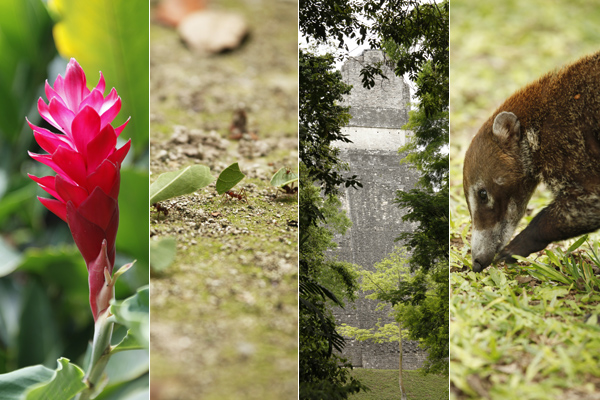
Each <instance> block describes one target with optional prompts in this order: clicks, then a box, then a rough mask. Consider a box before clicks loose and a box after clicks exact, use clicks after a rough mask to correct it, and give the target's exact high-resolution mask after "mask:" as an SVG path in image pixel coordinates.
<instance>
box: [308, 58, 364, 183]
mask: <svg viewBox="0 0 600 400" xmlns="http://www.w3.org/2000/svg"><path fill="white" fill-rule="evenodd" d="M299 57H300V61H299V63H300V78H299V79H300V104H299V121H300V139H299V140H300V142H299V143H300V160H301V161H302V163H304V165H305V166H306V173H308V176H309V177H310V178H311V179H312V180H313V181H317V182H320V183H321V184H322V185H323V189H324V193H325V194H329V193H335V192H336V187H337V186H339V185H341V184H344V185H345V186H346V187H349V186H354V187H356V186H358V187H361V185H360V183H359V182H358V181H357V179H356V176H352V177H350V178H344V177H343V176H342V174H341V171H342V170H344V169H347V167H346V164H345V163H343V162H342V161H341V160H340V159H339V158H338V150H337V149H336V148H334V147H332V146H331V143H332V142H334V141H341V142H346V143H347V142H349V139H348V138H347V137H346V136H345V135H343V134H342V133H341V129H342V127H343V126H345V125H346V124H347V123H348V121H349V119H350V114H349V113H348V107H344V106H341V105H340V103H341V102H342V100H343V95H346V94H348V93H350V88H351V87H350V86H349V85H346V84H345V83H344V82H343V81H342V75H341V73H340V72H339V71H335V70H334V59H333V56H331V55H323V56H319V55H314V54H311V53H309V52H307V51H304V50H300V54H299Z"/></svg>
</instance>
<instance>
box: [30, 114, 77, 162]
mask: <svg viewBox="0 0 600 400" xmlns="http://www.w3.org/2000/svg"><path fill="white" fill-rule="evenodd" d="M27 122H28V123H29V121H27ZM29 127H30V128H31V129H33V136H34V137H35V141H36V142H37V144H39V145H40V147H41V148H42V149H43V150H45V151H47V152H48V153H50V154H52V153H54V152H55V151H56V149H57V148H58V146H64V147H67V148H71V149H72V148H73V145H72V144H71V141H70V140H69V138H67V137H66V136H65V135H63V134H56V133H53V132H50V131H49V130H47V129H44V128H40V127H39V126H35V125H33V124H31V123H29Z"/></svg>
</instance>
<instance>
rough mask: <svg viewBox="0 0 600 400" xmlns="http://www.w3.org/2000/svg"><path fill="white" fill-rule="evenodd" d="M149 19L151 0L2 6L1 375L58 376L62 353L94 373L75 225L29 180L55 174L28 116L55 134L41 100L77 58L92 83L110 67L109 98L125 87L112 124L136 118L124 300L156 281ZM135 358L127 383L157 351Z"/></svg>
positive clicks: (125, 190)
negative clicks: (37, 371) (38, 157)
mask: <svg viewBox="0 0 600 400" xmlns="http://www.w3.org/2000/svg"><path fill="white" fill-rule="evenodd" d="M148 23H149V5H148V2H147V1H143V0H129V1H119V0H92V1H85V2H82V1H76V0H54V1H52V0H51V1H49V2H48V4H46V2H43V1H42V0H3V1H2V3H0V54H2V56H1V57H0V373H4V372H7V371H11V370H15V369H18V368H22V367H25V366H28V365H34V364H44V365H45V366H47V367H49V368H52V369H54V368H56V359H57V358H58V357H60V356H64V357H67V358H69V359H70V360H71V361H72V362H74V363H77V364H78V365H80V366H82V367H85V365H84V364H83V360H82V357H83V354H84V353H85V351H86V348H87V344H88V341H89V340H91V338H92V335H93V318H92V314H91V311H90V307H89V303H88V283H87V271H86V267H85V263H84V261H83V259H82V257H81V255H80V254H79V252H78V250H77V248H76V247H75V245H74V243H73V240H72V237H71V234H70V232H69V229H68V226H67V224H65V223H64V222H63V221H61V220H60V219H59V218H58V217H56V216H54V215H53V214H52V213H50V212H48V211H47V210H46V209H45V208H44V207H43V206H42V205H41V203H40V202H39V201H38V200H37V198H36V196H42V197H49V195H48V194H46V193H45V192H43V191H42V190H41V189H39V188H38V187H37V185H36V184H35V183H34V182H33V181H32V180H30V179H29V178H27V173H31V174H34V175H37V176H45V175H50V174H52V175H53V174H54V172H53V171H51V170H50V169H49V168H47V167H45V166H43V165H42V164H40V163H38V162H35V161H33V160H32V159H31V158H30V157H29V156H28V155H27V150H30V151H32V152H34V153H44V152H43V151H42V150H41V149H40V148H39V147H38V146H37V144H36V143H35V141H34V137H33V133H32V131H31V129H30V128H29V127H28V126H27V124H26V122H25V117H27V118H29V120H30V121H31V122H32V123H34V124H36V125H40V126H44V127H46V128H48V129H50V130H52V131H55V129H54V128H53V127H50V126H48V125H47V124H46V122H45V121H43V120H42V119H41V117H40V116H39V114H38V112H37V106H36V104H37V99H38V98H39V97H43V99H44V100H45V101H46V100H47V99H46V98H45V95H44V90H43V89H44V81H45V80H46V79H47V80H48V82H49V83H50V84H51V85H53V84H54V80H55V79H56V77H57V75H58V74H59V73H60V74H61V75H63V76H64V73H65V69H66V65H67V62H68V59H69V58H70V57H75V58H76V59H77V61H78V62H79V63H80V64H81V66H82V67H83V69H84V71H85V72H86V76H87V81H88V87H93V86H95V85H96V84H97V82H98V79H99V76H100V75H99V71H102V73H103V74H104V77H105V79H106V86H107V90H106V92H105V94H106V93H108V91H109V90H110V88H112V87H115V88H116V89H117V92H118V93H119V95H120V96H121V99H122V102H123V107H122V109H121V112H120V114H119V116H118V117H117V118H116V119H115V121H114V123H113V126H118V125H120V124H121V123H123V122H124V121H125V120H126V119H127V118H128V117H129V116H131V121H130V123H129V125H128V126H127V127H126V128H125V130H124V131H123V133H122V134H121V137H120V139H119V144H118V146H121V145H123V144H124V143H125V141H126V140H127V139H128V138H131V139H132V150H131V151H130V152H129V155H128V156H127V158H126V160H125V162H124V165H123V168H122V171H121V193H120V198H119V207H120V224H119V233H118V236H117V260H116V264H115V267H116V268H118V267H120V266H121V265H123V264H125V263H128V262H131V261H132V260H133V259H136V260H137V262H136V264H135V266H134V268H132V270H130V271H129V272H127V273H126V274H125V275H124V276H123V277H122V278H121V279H120V280H119V283H118V286H117V293H116V297H117V299H123V298H125V297H126V296H129V295H131V294H133V293H135V290H136V289H137V288H138V287H140V286H143V285H147V284H148V279H149V269H148V264H149V262H148V256H149V252H148V237H149V231H148V229H149V227H148V221H149V216H148V212H149V211H148V197H149V195H148V144H149V138H148V116H149V99H148V85H149V35H148ZM57 49H58V50H57ZM123 334H124V332H117V333H116V334H115V339H119V337H120V336H122V335H123ZM132 357H134V358H136V359H137V360H131V361H132V362H135V363H136V364H135V365H133V366H131V365H130V367H131V368H130V370H131V371H134V372H133V373H134V376H128V377H129V378H138V377H143V376H144V368H145V371H147V363H148V360H147V355H146V356H145V358H144V357H140V355H139V354H136V355H134V356H132ZM120 362H121V363H123V360H122V359H121V360H120ZM144 365H145V367H144ZM109 374H111V372H110V370H109ZM141 379H144V378H141ZM145 379H146V381H147V374H146V377H145ZM121 380H122V379H121ZM116 390H122V388H121V389H118V388H116V387H115V388H114V389H113V390H112V392H113V395H114V393H115V391H116ZM109 392H111V391H110V390H109ZM102 398H109V397H102ZM115 398H117V397H115ZM118 398H126V397H118Z"/></svg>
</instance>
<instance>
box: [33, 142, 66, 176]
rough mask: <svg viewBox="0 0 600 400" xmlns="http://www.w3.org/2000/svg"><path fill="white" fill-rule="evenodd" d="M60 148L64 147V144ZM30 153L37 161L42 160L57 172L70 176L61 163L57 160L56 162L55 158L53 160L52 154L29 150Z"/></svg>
mask: <svg viewBox="0 0 600 400" xmlns="http://www.w3.org/2000/svg"><path fill="white" fill-rule="evenodd" d="M60 148H61V149H62V146H61V147H60ZM28 153H29V156H30V157H31V158H33V159H34V160H36V161H39V162H41V163H42V164H44V165H47V166H49V167H50V168H52V169H53V170H54V172H56V173H57V174H60V175H63V176H67V177H68V175H67V173H66V172H65V171H63V170H62V168H61V167H60V166H59V165H57V164H56V162H54V160H52V154H35V153H32V152H30V151H28Z"/></svg>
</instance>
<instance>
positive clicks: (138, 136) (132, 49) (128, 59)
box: [50, 0, 149, 155]
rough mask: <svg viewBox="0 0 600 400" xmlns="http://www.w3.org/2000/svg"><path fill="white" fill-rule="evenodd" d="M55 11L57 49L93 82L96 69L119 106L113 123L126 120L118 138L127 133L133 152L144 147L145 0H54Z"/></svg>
mask: <svg viewBox="0 0 600 400" xmlns="http://www.w3.org/2000/svg"><path fill="white" fill-rule="evenodd" d="M50 6H51V7H52V11H54V12H55V13H56V14H57V16H58V19H59V21H58V23H57V24H56V25H55V26H54V40H55V42H56V47H57V49H58V51H59V52H60V54H61V55H62V56H63V57H65V58H67V59H68V58H70V57H75V58H76V59H77V61H78V62H79V64H81V66H82V68H83V69H84V70H85V72H86V74H87V77H88V82H90V84H93V85H95V84H96V82H98V78H99V71H102V74H103V75H104V78H105V79H106V88H107V91H108V90H110V88H111V87H114V88H115V89H116V90H117V92H118V93H119V96H121V99H122V100H123V105H122V109H121V112H120V113H119V115H118V117H117V119H116V120H115V123H114V124H113V125H114V126H116V125H120V124H121V123H123V122H124V121H125V120H126V119H127V118H128V117H129V116H131V121H130V122H129V124H128V126H127V128H126V129H125V131H123V134H122V135H121V137H122V138H128V137H130V138H131V144H132V146H133V148H134V149H135V153H136V154H138V155H140V154H141V153H143V152H146V151H147V147H148V140H149V137H148V136H149V135H148V132H149V121H148V120H149V118H148V116H149V114H148V113H149V98H148V81H149V69H148V64H149V53H148V47H149V34H148V20H149V9H148V2H147V1H143V0H129V1H121V0H104V1H78V0H54V1H53V2H52V3H51V4H50Z"/></svg>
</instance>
